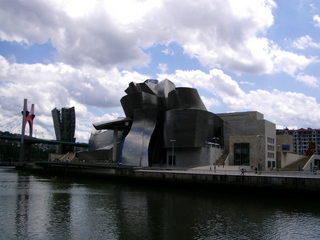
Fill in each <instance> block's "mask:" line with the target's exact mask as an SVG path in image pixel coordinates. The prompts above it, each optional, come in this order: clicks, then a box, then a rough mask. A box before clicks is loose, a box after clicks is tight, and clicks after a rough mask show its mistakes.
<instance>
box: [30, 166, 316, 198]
mask: <svg viewBox="0 0 320 240" xmlns="http://www.w3.org/2000/svg"><path fill="white" fill-rule="evenodd" d="M26 169H28V170H30V171H36V172H38V173H44V174H50V175H64V176H68V177H90V178H94V177H96V178H117V179H120V180H123V181H130V182H140V183H146V184H152V185H156V184H165V185H169V186H178V185H179V186H184V187H188V188H191V187H196V188H205V189H209V190H210V191H214V190H226V191H246V192H248V191H251V192H252V191H254V192H268V193H271V194H278V193H287V192H291V193H295V194H297V193H302V194H303V193H312V194H317V193H320V176H319V175H316V174H314V173H303V172H300V173H299V174H292V173H281V175H279V174H280V173H279V172H265V173H264V172H260V173H254V172H251V173H250V172H245V173H241V172H240V171H239V172H236V171H217V172H214V171H208V170H207V171H205V170H202V171H199V170H194V169H185V170H179V169H172V170H170V169H152V168H148V169H145V168H144V169H142V168H135V167H124V166H117V165H115V164H85V163H65V162H64V163H57V162H38V163H36V164H31V165H30V164H29V165H28V166H27V168H26ZM276 174H278V175H276Z"/></svg>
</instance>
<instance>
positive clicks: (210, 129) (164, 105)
mask: <svg viewBox="0 0 320 240" xmlns="http://www.w3.org/2000/svg"><path fill="white" fill-rule="evenodd" d="M125 92H126V94H127V95H125V96H124V97H122V99H121V105H122V107H123V110H124V113H125V115H126V118H125V119H126V121H125V120H123V121H119V120H115V121H110V122H108V123H104V124H103V123H97V124H94V127H95V128H96V129H99V130H101V129H114V130H115V131H118V129H119V128H120V129H121V130H122V131H123V132H122V137H121V138H118V136H116V135H114V139H116V141H114V143H113V144H114V146H115V148H113V149H116V152H117V153H116V154H113V156H114V159H112V160H113V161H117V162H119V163H121V164H123V165H127V166H137V167H149V166H156V165H164V166H166V165H168V164H169V163H171V164H172V165H175V166H180V167H190V166H196V165H202V164H205V163H204V162H202V161H203V152H204V151H203V149H204V148H205V147H207V143H208V142H210V141H212V139H213V138H214V137H216V138H219V139H221V142H223V131H222V126H223V122H222V120H221V118H219V117H218V116H217V115H215V114H213V113H211V112H208V111H207V109H206V107H205V106H204V104H203V102H202V100H201V98H200V96H199V94H198V91H197V90H196V89H193V88H176V87H175V85H174V84H173V83H172V82H171V81H169V80H168V79H165V80H163V81H160V82H159V81H158V80H154V79H149V80H146V81H145V82H143V83H134V82H131V83H130V84H129V86H128V88H127V89H126V90H125ZM109 143H110V141H109ZM173 144H174V146H173ZM106 145H109V144H107V142H106ZM173 147H174V148H175V152H174V151H173V150H174V149H173ZM172 155H174V156H172ZM179 155H180V156H183V158H182V157H181V158H180V157H179ZM188 156H189V157H188ZM115 158H116V159H115ZM172 160H173V161H172Z"/></svg>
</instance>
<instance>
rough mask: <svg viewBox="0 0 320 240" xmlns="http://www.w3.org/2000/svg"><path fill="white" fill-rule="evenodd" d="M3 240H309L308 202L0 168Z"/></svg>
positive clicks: (313, 212)
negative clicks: (39, 174) (78, 178)
mask: <svg viewBox="0 0 320 240" xmlns="http://www.w3.org/2000/svg"><path fill="white" fill-rule="evenodd" d="M0 199H1V205H0V211H1V213H2V215H1V219H0V231H1V233H2V235H3V237H4V238H5V239H315V238H318V237H319V236H320V227H319V224H318V222H319V220H320V210H319V208H318V206H317V204H316V202H315V201H307V200H294V199H282V198H271V197H270V198H263V197H251V196H241V195H233V194H221V193H220V194H218V193H217V194H213V193H205V192H200V191H188V190H185V189H184V190H182V189H168V188H167V189H166V188H161V187H156V188H152V187H146V186H138V185H131V184H130V183H127V184H123V183H117V182H112V181H109V182H108V183H106V182H104V183H103V182H101V181H100V182H99V181H88V180H70V179H63V178H46V177H40V176H33V175H29V174H27V173H23V172H16V171H15V170H13V169H9V168H0Z"/></svg>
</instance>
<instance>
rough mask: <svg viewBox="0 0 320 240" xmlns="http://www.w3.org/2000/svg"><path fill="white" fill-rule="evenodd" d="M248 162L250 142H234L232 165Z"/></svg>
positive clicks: (246, 163) (247, 163)
mask: <svg viewBox="0 0 320 240" xmlns="http://www.w3.org/2000/svg"><path fill="white" fill-rule="evenodd" d="M249 164H250V144H249V143H235V144H234V165H249Z"/></svg>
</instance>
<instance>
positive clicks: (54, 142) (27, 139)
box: [0, 136, 89, 148]
mask: <svg viewBox="0 0 320 240" xmlns="http://www.w3.org/2000/svg"><path fill="white" fill-rule="evenodd" d="M0 139H3V140H8V141H15V142H21V137H11V136H0ZM24 143H26V144H36V143H44V144H51V145H58V144H62V145H68V146H75V147H85V148H87V147H88V146H89V144H88V143H76V142H65V141H57V140H47V139H40V138H33V137H28V136H25V137H24Z"/></svg>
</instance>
